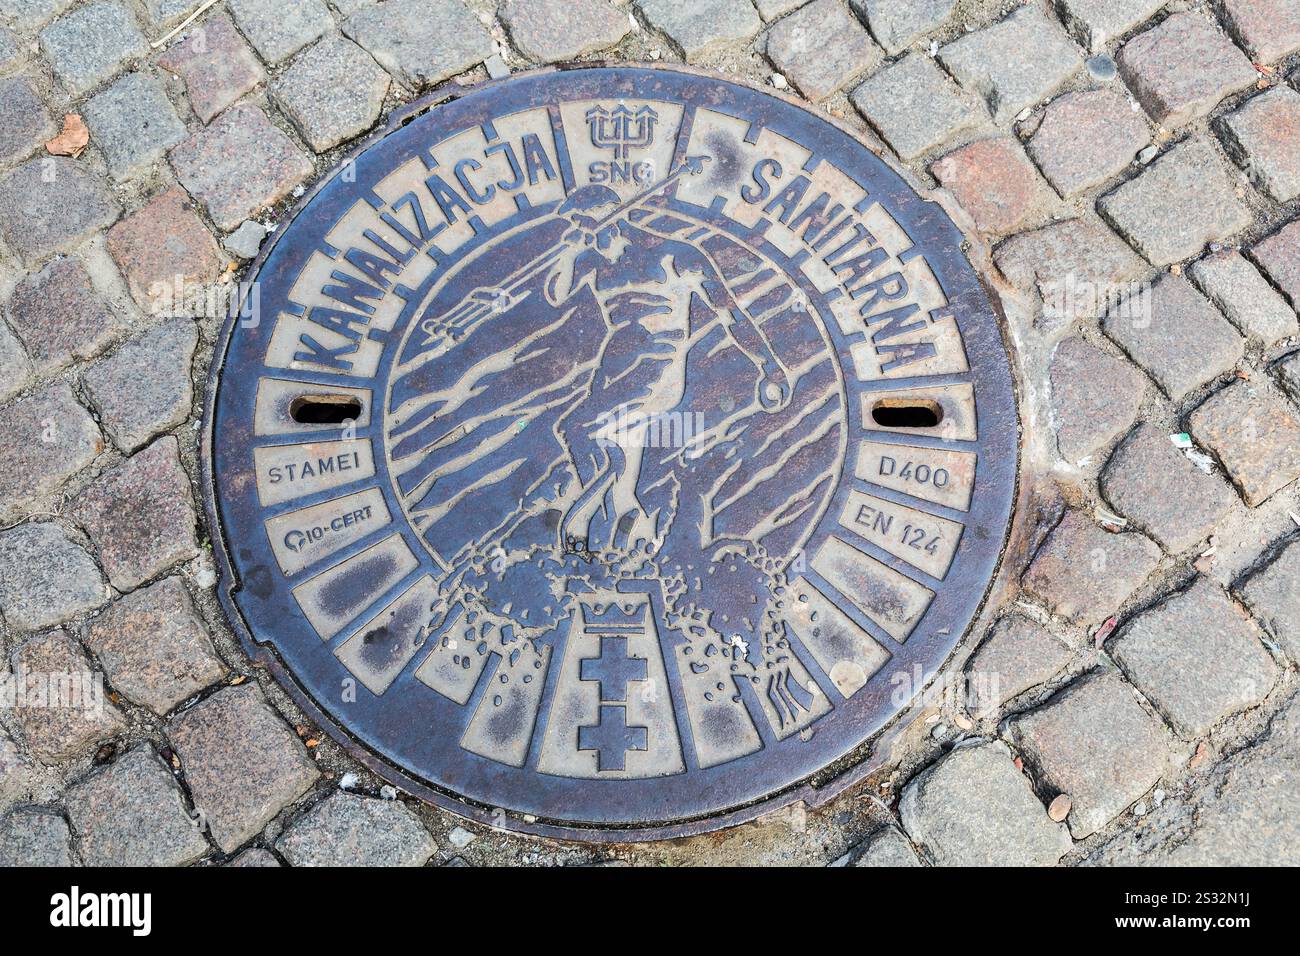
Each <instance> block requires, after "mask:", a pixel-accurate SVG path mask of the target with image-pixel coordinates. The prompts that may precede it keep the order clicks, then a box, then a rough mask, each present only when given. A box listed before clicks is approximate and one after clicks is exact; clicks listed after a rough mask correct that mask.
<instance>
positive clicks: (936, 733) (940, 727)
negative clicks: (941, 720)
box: [930, 724, 948, 740]
mask: <svg viewBox="0 0 1300 956" xmlns="http://www.w3.org/2000/svg"><path fill="white" fill-rule="evenodd" d="M930 736H931V737H932V738H933V739H935V740H943V738H944V737H947V736H948V725H947V724H935V725H934V729H933V730H931V731H930Z"/></svg>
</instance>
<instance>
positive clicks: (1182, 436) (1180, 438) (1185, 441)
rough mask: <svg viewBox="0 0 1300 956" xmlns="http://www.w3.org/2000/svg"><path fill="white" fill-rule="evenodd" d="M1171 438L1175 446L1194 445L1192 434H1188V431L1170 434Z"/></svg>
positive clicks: (1188, 446)
mask: <svg viewBox="0 0 1300 956" xmlns="http://www.w3.org/2000/svg"><path fill="white" fill-rule="evenodd" d="M1169 440H1170V441H1171V442H1173V443H1174V447H1175V448H1191V447H1192V436H1191V435H1189V434H1187V432H1178V433H1177V434H1175V435H1170V436H1169Z"/></svg>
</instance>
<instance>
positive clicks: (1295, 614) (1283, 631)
mask: <svg viewBox="0 0 1300 956" xmlns="http://www.w3.org/2000/svg"><path fill="white" fill-rule="evenodd" d="M1238 593H1239V594H1240V595H1241V599H1242V600H1243V601H1245V602H1246V606H1247V607H1249V608H1250V609H1251V610H1252V611H1253V612H1254V613H1255V615H1256V616H1257V617H1258V618H1259V620H1260V621H1261V622H1262V623H1263V625H1264V627H1266V628H1267V629H1268V632H1269V633H1270V634H1272V635H1273V637H1274V639H1275V640H1276V641H1277V642H1278V644H1280V645H1281V647H1282V650H1283V651H1285V653H1286V655H1287V656H1288V657H1290V658H1291V659H1292V660H1293V661H1300V541H1293V542H1292V543H1291V544H1289V545H1287V546H1286V547H1285V548H1284V549H1283V550H1282V552H1281V553H1280V554H1278V556H1277V557H1276V558H1274V559H1273V561H1272V562H1270V563H1269V564H1267V565H1266V566H1264V567H1263V568H1261V569H1259V570H1258V571H1256V572H1254V573H1253V574H1252V575H1251V576H1250V577H1249V578H1247V579H1246V581H1245V582H1243V584H1242V586H1241V587H1240V589H1239V591H1238Z"/></svg>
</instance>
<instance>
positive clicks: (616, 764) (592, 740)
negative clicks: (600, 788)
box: [578, 661, 648, 770]
mask: <svg viewBox="0 0 1300 956" xmlns="http://www.w3.org/2000/svg"><path fill="white" fill-rule="evenodd" d="M584 663H585V662H584ZM641 663H642V664H644V663H645V661H642V662H641ZM647 741H648V736H647V729H646V728H645V727H629V726H628V725H627V707H626V706H624V705H622V704H601V705H600V721H599V723H596V724H588V725H587V726H585V727H579V728H578V749H579V750H594V751H596V769H597V770H622V769H623V768H624V765H625V763H626V759H627V752H628V751H629V750H645V749H646V745H647Z"/></svg>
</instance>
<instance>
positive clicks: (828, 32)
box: [766, 0, 881, 103]
mask: <svg viewBox="0 0 1300 956" xmlns="http://www.w3.org/2000/svg"><path fill="white" fill-rule="evenodd" d="M766 42H767V56H768V59H770V60H771V61H772V62H773V63H774V64H775V65H776V68H777V69H778V70H780V71H781V73H782V74H783V75H784V76H785V77H786V78H787V79H789V80H790V82H791V83H793V84H794V85H795V88H796V89H798V90H799V92H800V93H802V94H803V95H804V96H806V97H808V99H810V100H812V101H813V102H814V103H816V102H820V101H821V100H824V99H825V98H826V97H828V96H830V95H831V94H832V93H835V92H837V91H838V90H839V89H840V88H842V87H843V86H845V85H846V84H848V83H849V81H850V80H852V79H853V78H854V77H856V76H858V75H860V74H862V73H865V72H866V71H867V70H869V69H871V68H873V67H875V66H876V65H877V64H879V63H880V59H881V55H880V49H879V48H878V47H877V46H876V45H875V44H874V43H872V42H871V37H870V36H869V35H868V34H867V30H866V28H865V27H864V26H862V24H861V23H860V22H859V21H858V19H857V17H855V16H854V15H853V14H852V13H850V12H849V9H848V7H847V6H845V5H844V0H813V2H812V3H810V4H808V5H807V6H806V7H801V8H800V9H799V10H797V11H795V12H794V13H792V14H790V16H788V17H786V18H785V19H783V20H781V21H780V22H779V23H777V24H776V25H775V26H773V27H772V28H771V29H770V30H769V31H768V32H767V39H766Z"/></svg>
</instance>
